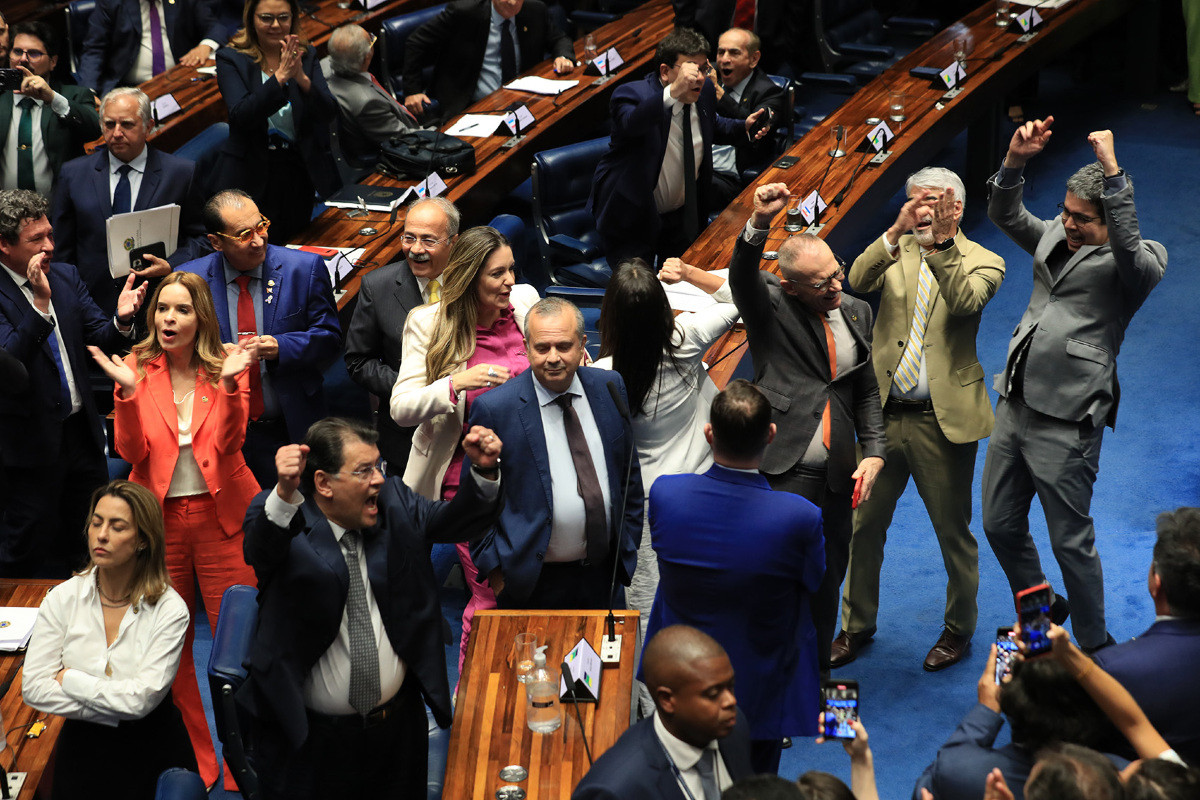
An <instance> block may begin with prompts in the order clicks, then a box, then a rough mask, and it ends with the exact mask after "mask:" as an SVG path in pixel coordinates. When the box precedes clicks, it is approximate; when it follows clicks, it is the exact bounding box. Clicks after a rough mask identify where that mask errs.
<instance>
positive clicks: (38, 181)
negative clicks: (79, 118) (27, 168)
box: [0, 92, 71, 197]
mask: <svg viewBox="0 0 1200 800" xmlns="http://www.w3.org/2000/svg"><path fill="white" fill-rule="evenodd" d="M9 99H10V100H11V101H12V104H13V109H12V122H10V123H9V126H8V138H7V139H6V140H5V142H4V162H3V167H4V168H3V169H0V177H3V178H4V185H3V186H2V187H0V188H4V189H16V188H18V187H17V177H18V176H17V137H18V136H19V135H20V128H21V113H22V111H21V107H20V106H19V105H18V103H20V102H21V101H22V100H24V99H25V96H24V95H19V94H12V93H9ZM5 102H8V101H5ZM44 107H45V103H43V102H42V101H41V100H38V99H36V98H34V100H33V108H32V109H30V111H31V113H32V114H33V136H32V143H33V183H34V186H36V187H37V190H38V192H39V193H40V194H42V195H43V196H45V197H50V196H51V195H52V194H53V189H54V173H53V172H51V171H50V158H49V157H48V156H47V155H46V143H45V142H43V141H42V114H43V113H45V108H44ZM50 110H51V112H53V113H54V114H57V115H58V116H60V117H65V116H67V115H68V114H70V113H71V103H70V102H69V101H68V100H67V98H65V97H63V96H62V95H61V94H59V93H58V92H55V93H54V97H52V98H51V99H50Z"/></svg>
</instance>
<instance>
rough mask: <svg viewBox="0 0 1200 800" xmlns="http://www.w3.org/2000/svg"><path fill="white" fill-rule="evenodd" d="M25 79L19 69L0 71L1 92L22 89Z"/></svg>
mask: <svg viewBox="0 0 1200 800" xmlns="http://www.w3.org/2000/svg"><path fill="white" fill-rule="evenodd" d="M24 78H25V76H24V75H23V74H21V70H19V69H7V68H5V69H0V92H12V91H16V90H17V89H20V88H21V81H22V80H23V79H24Z"/></svg>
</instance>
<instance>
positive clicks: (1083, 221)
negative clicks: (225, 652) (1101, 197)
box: [1058, 203, 1102, 225]
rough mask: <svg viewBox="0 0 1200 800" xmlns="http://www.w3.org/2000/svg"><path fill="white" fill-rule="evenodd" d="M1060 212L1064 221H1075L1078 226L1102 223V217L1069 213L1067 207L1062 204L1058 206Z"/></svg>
mask: <svg viewBox="0 0 1200 800" xmlns="http://www.w3.org/2000/svg"><path fill="white" fill-rule="evenodd" d="M1058 210H1059V211H1060V212H1062V221H1063V222H1066V221H1067V217H1070V218H1071V219H1072V220H1074V221H1075V224H1076V225H1091V224H1092V223H1093V222H1100V221H1101V219H1102V218H1101V217H1089V216H1086V215H1084V214H1076V213H1075V212H1074V211H1067V207H1066V206H1065V205H1063V204H1062V203H1059V204H1058Z"/></svg>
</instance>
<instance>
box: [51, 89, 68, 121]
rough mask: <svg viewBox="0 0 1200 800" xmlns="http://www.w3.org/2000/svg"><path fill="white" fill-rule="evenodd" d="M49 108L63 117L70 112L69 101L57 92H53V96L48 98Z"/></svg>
mask: <svg viewBox="0 0 1200 800" xmlns="http://www.w3.org/2000/svg"><path fill="white" fill-rule="evenodd" d="M50 110H51V111H53V112H54V113H55V114H57V115H58V116H60V117H65V116H66V115H67V114H70V113H71V103H70V101H69V100H67V98H65V97H63V96H62V95H61V94H59V93H58V92H54V97H52V98H51V99H50Z"/></svg>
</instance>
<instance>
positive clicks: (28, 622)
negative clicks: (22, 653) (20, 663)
mask: <svg viewBox="0 0 1200 800" xmlns="http://www.w3.org/2000/svg"><path fill="white" fill-rule="evenodd" d="M37 615H38V610H37V609H36V608H24V607H21V606H17V607H5V608H0V652H4V653H14V652H16V651H17V650H21V649H23V648H24V647H25V645H27V644H29V635H30V634H32V633H33V623H34V622H36V621H37Z"/></svg>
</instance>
